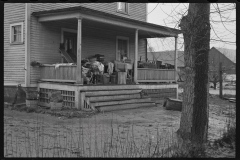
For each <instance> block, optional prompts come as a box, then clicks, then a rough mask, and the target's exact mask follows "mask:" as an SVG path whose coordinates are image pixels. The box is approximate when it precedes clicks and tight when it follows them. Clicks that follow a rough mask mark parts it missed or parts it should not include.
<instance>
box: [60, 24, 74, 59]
mask: <svg viewBox="0 0 240 160" xmlns="http://www.w3.org/2000/svg"><path fill="white" fill-rule="evenodd" d="M61 43H62V45H63V47H64V50H65V51H66V52H67V53H68V55H69V56H70V57H71V58H72V60H73V61H74V62H77V30H72V29H66V28H62V30H61Z"/></svg>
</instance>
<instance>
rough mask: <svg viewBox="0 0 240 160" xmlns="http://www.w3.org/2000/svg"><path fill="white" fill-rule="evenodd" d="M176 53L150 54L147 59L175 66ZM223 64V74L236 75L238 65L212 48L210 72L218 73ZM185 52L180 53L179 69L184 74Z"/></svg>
mask: <svg viewBox="0 0 240 160" xmlns="http://www.w3.org/2000/svg"><path fill="white" fill-rule="evenodd" d="M174 52H175V51H161V52H148V53H147V59H148V60H150V61H152V60H154V61H162V63H163V64H164V63H168V64H172V65H174ZM220 62H222V68H223V73H226V74H236V63H234V62H233V61H231V60H230V59H229V58H227V57H226V56H225V55H224V54H223V53H222V52H220V51H219V50H218V49H216V48H215V47H212V48H211V49H210V52H209V71H218V70H219V63H220ZM184 66H185V64H184V51H178V61H177V67H178V71H179V72H182V71H183V68H184Z"/></svg>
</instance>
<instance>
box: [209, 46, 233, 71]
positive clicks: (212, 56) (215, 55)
mask: <svg viewBox="0 0 240 160" xmlns="http://www.w3.org/2000/svg"><path fill="white" fill-rule="evenodd" d="M220 62H222V68H223V69H224V68H226V69H229V67H230V66H233V65H234V66H235V67H236V65H235V64H234V63H233V62H232V61H231V60H230V59H228V58H227V57H226V56H225V55H223V54H222V53H221V52H219V51H218V50H216V49H215V48H212V49H211V50H210V52H209V65H210V70H216V71H218V70H219V69H218V68H219V63H220ZM224 73H227V74H235V73H236V70H235V69H231V70H226V71H224Z"/></svg>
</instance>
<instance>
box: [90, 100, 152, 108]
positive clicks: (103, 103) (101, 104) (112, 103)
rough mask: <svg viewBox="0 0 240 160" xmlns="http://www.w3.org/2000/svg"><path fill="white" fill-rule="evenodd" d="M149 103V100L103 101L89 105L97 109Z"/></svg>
mask: <svg viewBox="0 0 240 160" xmlns="http://www.w3.org/2000/svg"><path fill="white" fill-rule="evenodd" d="M149 102H151V98H141V99H127V100H117V101H105V102H93V103H91V105H92V107H97V106H108V105H118V104H132V103H149Z"/></svg>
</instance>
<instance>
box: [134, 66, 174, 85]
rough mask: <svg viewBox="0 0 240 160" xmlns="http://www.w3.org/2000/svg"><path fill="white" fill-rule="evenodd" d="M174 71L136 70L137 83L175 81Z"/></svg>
mask: <svg viewBox="0 0 240 160" xmlns="http://www.w3.org/2000/svg"><path fill="white" fill-rule="evenodd" d="M175 72H176V71H175V70H174V69H155V68H138V82H171V81H175Z"/></svg>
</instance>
